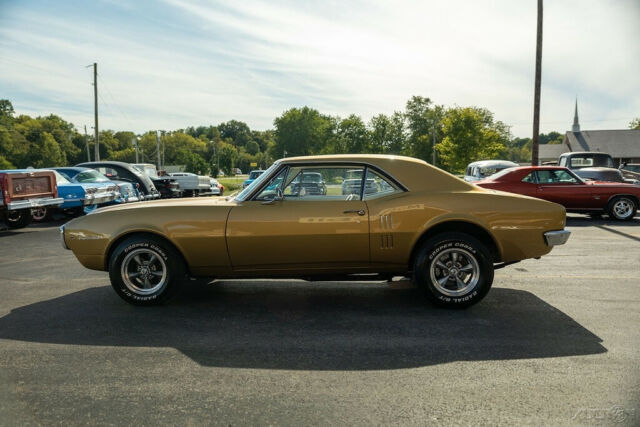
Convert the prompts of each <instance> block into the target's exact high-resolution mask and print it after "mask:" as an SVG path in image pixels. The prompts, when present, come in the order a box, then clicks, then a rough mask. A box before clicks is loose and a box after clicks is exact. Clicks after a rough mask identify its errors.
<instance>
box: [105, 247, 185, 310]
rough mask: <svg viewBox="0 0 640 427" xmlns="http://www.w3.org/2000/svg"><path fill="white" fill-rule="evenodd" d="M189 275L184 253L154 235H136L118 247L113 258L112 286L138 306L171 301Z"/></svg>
mask: <svg viewBox="0 0 640 427" xmlns="http://www.w3.org/2000/svg"><path fill="white" fill-rule="evenodd" d="M184 276H185V267H184V262H183V260H182V256H181V255H180V253H178V252H177V250H176V249H174V247H173V246H172V245H171V244H169V243H167V242H166V241H164V240H163V239H160V238H158V237H156V236H152V235H138V236H132V237H130V238H128V239H126V240H125V241H123V242H122V243H120V244H119V245H118V247H116V249H115V250H114V251H113V253H112V255H111V258H110V261H109V278H110V279H111V286H113V289H114V290H115V291H116V293H117V294H118V295H119V296H120V297H121V298H122V299H124V300H125V301H127V302H128V303H130V304H134V305H156V304H160V303H163V302H165V301H167V300H168V299H169V298H170V297H171V296H173V294H174V293H175V292H176V291H177V289H178V288H179V287H180V284H181V282H182V280H183V279H184Z"/></svg>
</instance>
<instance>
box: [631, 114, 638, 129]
mask: <svg viewBox="0 0 640 427" xmlns="http://www.w3.org/2000/svg"><path fill="white" fill-rule="evenodd" d="M629 129H640V117H638V118H637V119H633V120H631V122H629Z"/></svg>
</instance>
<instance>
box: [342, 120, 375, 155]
mask: <svg viewBox="0 0 640 427" xmlns="http://www.w3.org/2000/svg"><path fill="white" fill-rule="evenodd" d="M336 141H337V146H338V147H340V151H337V152H338V153H368V152H369V151H370V143H369V133H368V132H367V127H366V126H365V124H364V122H363V121H362V119H361V118H360V117H359V116H356V115H355V114H351V115H350V116H349V117H347V118H346V119H342V120H339V121H338V128H337V132H336Z"/></svg>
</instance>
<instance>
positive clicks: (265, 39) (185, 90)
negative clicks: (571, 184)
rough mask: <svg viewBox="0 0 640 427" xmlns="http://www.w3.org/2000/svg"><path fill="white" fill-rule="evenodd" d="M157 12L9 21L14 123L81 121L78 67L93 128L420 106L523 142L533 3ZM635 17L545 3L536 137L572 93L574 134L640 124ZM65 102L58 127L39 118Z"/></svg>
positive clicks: (207, 7) (4, 41)
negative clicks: (486, 117) (473, 118)
mask: <svg viewBox="0 0 640 427" xmlns="http://www.w3.org/2000/svg"><path fill="white" fill-rule="evenodd" d="M129 7H131V6H129ZM158 9H162V10H164V11H165V12H166V15H167V16H169V17H170V19H169V21H165V22H162V21H158V20H159V19H160V18H154V20H152V21H143V20H137V19H136V20H133V21H132V20H128V21H127V20H122V19H120V20H118V19H112V20H109V19H107V18H106V17H105V18H104V22H101V23H99V24H100V25H99V27H100V29H101V31H99V32H98V31H96V30H95V28H93V27H91V26H89V25H88V24H82V25H69V24H70V20H71V19H72V17H63V16H55V17H51V16H46V15H38V14H36V13H32V12H31V11H29V12H28V13H26V12H24V13H22V14H20V13H18V14H17V15H18V16H17V19H16V21H17V22H18V24H21V25H18V24H16V26H15V27H4V28H3V29H0V54H2V56H3V57H5V58H8V60H6V61H5V60H2V59H0V74H1V76H0V89H2V87H3V86H7V87H8V85H12V86H13V87H14V88H16V91H17V92H19V93H25V94H28V95H29V96H28V97H27V98H28V100H27V99H25V100H24V101H23V100H20V99H15V100H13V101H14V102H15V104H16V106H17V108H18V110H20V108H22V111H25V112H26V111H30V112H33V111H41V110H42V112H43V113H48V112H56V113H60V114H61V115H64V116H65V117H67V118H69V119H71V120H73V121H74V122H75V123H76V124H77V125H81V124H83V123H91V122H92V120H91V117H92V109H91V108H92V100H91V86H90V85H89V83H90V78H91V76H90V72H89V71H88V70H85V69H83V68H82V67H83V66H84V65H86V64H88V63H90V62H93V61H97V62H98V63H99V71H100V75H101V81H102V82H103V83H104V86H105V89H109V90H108V91H106V90H101V94H102V98H103V99H104V101H106V103H105V105H104V106H103V107H102V112H104V113H103V114H104V115H101V123H102V124H101V127H102V128H117V129H124V128H127V129H131V128H133V129H134V130H136V131H143V130H146V129H154V128H164V129H174V128H179V127H184V126H188V125H198V124H216V123H219V122H220V121H224V120H229V119H239V120H244V121H246V122H247V123H248V124H249V125H250V126H251V127H254V128H258V129H261V128H268V127H271V123H272V121H273V118H275V117H276V116H278V115H279V114H280V113H281V112H282V111H283V110H285V109H287V108H291V107H294V106H301V105H305V104H306V105H310V106H312V107H315V108H318V109H319V110H320V111H322V112H325V113H329V114H338V115H343V116H344V115H348V114H350V113H356V114H359V115H361V116H362V117H363V118H364V119H365V120H368V119H369V118H370V117H371V116H372V115H374V114H377V113H380V112H384V113H391V112H393V111H394V110H401V109H403V108H404V104H405V102H406V101H407V99H409V97H410V96H412V95H423V96H429V97H431V98H432V100H433V101H434V102H436V103H439V104H445V105H454V104H455V105H478V106H483V107H487V108H489V109H490V110H491V111H493V112H494V113H495V115H496V118H497V119H499V120H502V121H504V122H506V123H507V124H510V125H512V130H513V133H514V134H516V135H521V136H527V135H529V134H530V133H531V130H530V129H531V120H532V119H531V117H532V104H533V101H532V99H533V74H534V73H533V68H534V60H535V19H536V9H535V2H527V3H525V2H513V1H507V0H503V1H482V2H468V1H449V2H418V1H395V2H360V1H357V2H321V3H317V4H315V3H308V4H307V3H301V2H296V1H289V2H287V1H280V2H273V1H270V2H258V1H253V0H246V1H243V2H217V3H214V4H211V3H209V2H199V1H196V0H168V1H167V2H166V4H164V5H162V4H161V5H160V6H158ZM124 10H125V11H126V9H124ZM126 13H130V14H131V15H132V16H133V15H136V14H137V13H138V12H137V11H135V10H132V11H130V12H126ZM638 18H640V6H639V5H638V4H637V3H635V2H633V1H631V0H628V1H607V2H604V1H571V0H566V1H554V2H546V4H545V28H544V50H543V91H542V114H541V116H542V117H541V120H542V130H543V131H551V130H558V131H564V130H566V129H567V128H568V127H569V126H570V124H571V120H572V114H573V102H574V96H575V95H578V97H579V100H580V113H581V118H582V122H583V128H592V129H595V128H619V127H625V126H626V124H627V122H628V121H629V120H630V119H631V118H633V117H636V116H638V115H640V98H639V97H637V96H636V94H637V93H639V91H640V79H639V78H638V77H637V75H638V74H639V73H638V71H640V46H639V45H638V43H637V40H640V29H639V26H638V25H637V22H638ZM99 19H100V18H99ZM165 19H166V18H165ZM170 24H171V25H170ZM81 41H82V42H81ZM25 47H26V49H25ZM45 70H49V72H45ZM101 81H99V82H98V83H99V88H101ZM18 89H19V90H18ZM38 94H40V96H41V98H40V99H39V98H38ZM51 99H53V100H55V101H56V102H55V103H54V102H51ZM65 100H66V102H67V104H68V105H67V108H66V111H67V115H65V114H63V111H61V109H56V110H47V108H48V107H49V106H54V105H55V106H58V105H59V104H61V103H62V104H63V103H64V101H65Z"/></svg>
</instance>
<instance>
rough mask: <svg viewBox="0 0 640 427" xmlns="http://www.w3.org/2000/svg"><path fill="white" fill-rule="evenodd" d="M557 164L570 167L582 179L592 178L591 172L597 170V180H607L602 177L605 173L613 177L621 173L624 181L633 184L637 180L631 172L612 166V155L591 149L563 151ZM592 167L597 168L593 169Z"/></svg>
mask: <svg viewBox="0 0 640 427" xmlns="http://www.w3.org/2000/svg"><path fill="white" fill-rule="evenodd" d="M558 166H564V167H565V168H568V169H571V170H572V171H573V172H574V173H575V174H576V175H578V176H579V177H580V178H584V179H593V176H592V174H593V173H594V172H598V176H599V178H598V179H597V180H598V181H608V179H607V178H602V177H604V176H606V175H605V174H607V173H608V174H609V175H610V176H614V177H615V176H618V175H620V173H622V176H623V180H624V182H626V183H628V184H635V183H636V182H637V180H638V178H637V177H635V176H633V174H629V173H625V172H627V171H624V170H622V169H620V171H618V169H616V168H615V166H614V161H613V157H611V155H610V154H607V153H601V152H592V151H572V152H570V153H563V154H561V155H560V157H559V158H558ZM621 167H622V166H621ZM594 169H597V170H595V171H594ZM614 182H619V179H617V178H616V179H615V181H614Z"/></svg>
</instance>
